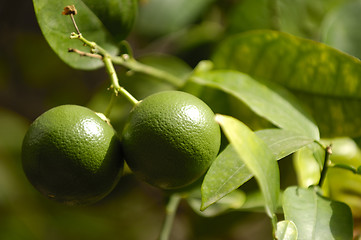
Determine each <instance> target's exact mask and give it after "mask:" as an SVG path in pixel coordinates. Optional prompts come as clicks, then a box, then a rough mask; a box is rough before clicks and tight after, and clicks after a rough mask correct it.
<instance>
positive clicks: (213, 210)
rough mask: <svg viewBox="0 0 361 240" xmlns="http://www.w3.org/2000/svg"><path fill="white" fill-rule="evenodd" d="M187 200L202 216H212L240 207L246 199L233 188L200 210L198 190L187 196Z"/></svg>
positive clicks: (242, 193) (244, 195)
mask: <svg viewBox="0 0 361 240" xmlns="http://www.w3.org/2000/svg"><path fill="white" fill-rule="evenodd" d="M187 201H188V203H189V205H190V206H191V207H192V209H193V210H194V211H195V212H196V213H197V214H199V215H201V216H203V217H214V216H217V215H220V214H222V213H225V212H227V211H232V210H237V209H239V208H241V207H242V205H243V204H244V202H245V201H246V194H245V193H244V192H242V191H241V190H235V191H233V192H231V193H230V194H228V195H227V196H225V197H223V198H222V199H220V200H219V201H218V202H216V203H215V204H213V205H212V206H210V207H208V208H207V209H205V210H203V211H200V206H201V203H202V200H201V194H200V192H199V190H198V191H196V192H195V193H192V194H191V195H190V196H189V197H187Z"/></svg>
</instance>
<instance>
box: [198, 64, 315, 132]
mask: <svg viewBox="0 0 361 240" xmlns="http://www.w3.org/2000/svg"><path fill="white" fill-rule="evenodd" d="M192 81H195V82H197V83H200V84H203V85H207V86H212V87H214V88H218V89H221V90H223V91H225V92H227V93H229V94H231V95H233V96H235V97H237V98H238V99H240V100H242V101H243V102H244V103H245V104H247V105H248V106H249V107H250V108H251V109H252V110H253V111H254V112H256V113H257V114H258V115H260V116H262V117H264V118H266V119H268V120H269V121H270V122H272V123H273V124H275V125H276V126H279V127H280V128H284V129H286V130H289V131H293V132H296V133H299V134H301V135H304V136H307V137H309V138H313V139H318V138H319V133H318V128H317V126H316V125H315V124H314V123H313V121H312V120H311V119H310V116H309V115H308V114H307V112H306V111H304V110H303V109H302V106H300V104H299V103H298V102H297V100H295V99H294V97H293V96H292V95H291V94H289V93H288V92H287V91H285V90H284V89H282V88H280V87H278V86H276V85H273V84H266V83H261V82H258V81H256V80H254V79H252V78H251V77H250V76H248V75H246V74H242V73H240V72H236V71H228V70H216V71H209V72H200V73H197V74H196V75H195V76H194V77H193V78H192Z"/></svg>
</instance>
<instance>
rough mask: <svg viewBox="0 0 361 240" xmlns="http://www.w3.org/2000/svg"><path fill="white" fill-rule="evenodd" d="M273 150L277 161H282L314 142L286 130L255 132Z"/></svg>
mask: <svg viewBox="0 0 361 240" xmlns="http://www.w3.org/2000/svg"><path fill="white" fill-rule="evenodd" d="M255 133H256V134H257V136H258V137H259V138H261V139H262V140H263V141H264V142H265V143H266V144H267V146H268V147H269V148H270V149H271V151H272V152H273V154H274V155H275V157H276V159H277V160H279V159H282V158H284V157H286V156H288V155H290V154H291V153H294V152H295V151H297V150H299V149H301V148H302V147H304V146H306V145H308V144H310V143H312V142H313V141H314V140H313V139H312V138H309V137H305V136H304V135H300V134H297V133H294V132H291V131H288V130H284V129H264V130H259V131H256V132H255Z"/></svg>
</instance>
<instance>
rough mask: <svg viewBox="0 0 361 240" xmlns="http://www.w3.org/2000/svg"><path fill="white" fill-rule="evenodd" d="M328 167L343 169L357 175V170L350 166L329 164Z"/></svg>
mask: <svg viewBox="0 0 361 240" xmlns="http://www.w3.org/2000/svg"><path fill="white" fill-rule="evenodd" d="M328 167H331V168H340V169H345V170H348V171H350V172H352V173H354V174H359V172H358V170H357V169H356V168H355V167H353V166H350V165H346V164H340V163H336V164H331V165H329V166H328Z"/></svg>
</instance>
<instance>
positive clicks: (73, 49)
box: [68, 48, 103, 60]
mask: <svg viewBox="0 0 361 240" xmlns="http://www.w3.org/2000/svg"><path fill="white" fill-rule="evenodd" d="M68 52H74V53H77V54H79V55H80V56H84V57H91V58H98V59H100V60H102V59H103V57H102V56H101V55H99V54H94V53H87V52H83V51H80V50H78V49H76V48H68Z"/></svg>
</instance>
